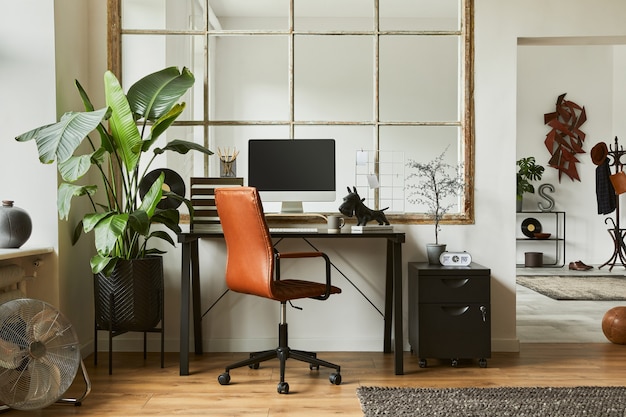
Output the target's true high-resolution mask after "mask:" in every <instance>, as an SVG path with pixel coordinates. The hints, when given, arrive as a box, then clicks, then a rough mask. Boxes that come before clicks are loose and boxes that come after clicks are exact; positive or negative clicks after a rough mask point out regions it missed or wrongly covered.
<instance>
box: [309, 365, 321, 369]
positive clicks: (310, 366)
mask: <svg viewBox="0 0 626 417" xmlns="http://www.w3.org/2000/svg"><path fill="white" fill-rule="evenodd" d="M313 370H315V371H319V370H320V366H319V365H313V364H310V365H309V371H313Z"/></svg>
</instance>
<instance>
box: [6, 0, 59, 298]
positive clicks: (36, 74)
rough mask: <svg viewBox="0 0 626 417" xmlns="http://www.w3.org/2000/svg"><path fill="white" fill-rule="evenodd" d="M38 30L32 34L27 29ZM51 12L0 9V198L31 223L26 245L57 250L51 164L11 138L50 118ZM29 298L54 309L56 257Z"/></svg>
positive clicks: (48, 7) (27, 6)
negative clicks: (15, 208) (25, 216)
mask: <svg viewBox="0 0 626 417" xmlns="http://www.w3.org/2000/svg"><path fill="white" fill-rule="evenodd" d="M33 28H37V30H36V31H34V30H32V29H33ZM54 29H55V27H54V11H53V6H52V3H51V2H41V1H37V0H24V1H19V2H7V3H6V4H3V12H2V16H1V17H0V90H2V97H3V99H2V102H1V103H0V126H2V139H1V142H0V143H1V144H0V178H2V181H1V182H0V199H2V200H14V201H15V205H16V206H18V207H21V208H23V209H24V210H26V211H27V212H28V213H29V214H30V216H31V219H32V223H33V231H32V234H31V237H30V239H29V240H28V241H27V242H26V243H25V245H24V247H28V246H51V247H54V248H55V252H56V250H57V249H58V246H57V236H58V230H57V221H56V219H57V216H56V165H42V164H40V163H39V160H38V154H37V148H36V146H35V143H34V142H29V143H20V142H17V141H15V137H16V136H17V135H19V134H21V133H24V132H26V131H28V130H30V129H32V128H33V127H36V126H39V125H41V124H44V123H47V122H50V121H54V119H55V116H56V114H55V95H56V89H55V68H54V62H55V59H54ZM38 275H39V277H38V278H37V279H36V281H34V282H32V283H31V284H29V286H28V289H27V291H28V295H29V296H31V297H35V298H40V299H43V300H45V301H47V302H49V303H51V304H54V305H56V306H58V303H59V295H58V273H57V256H56V253H55V254H53V255H47V256H46V257H45V262H44V263H43V264H42V267H41V269H40V270H39V271H38Z"/></svg>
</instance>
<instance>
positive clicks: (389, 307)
mask: <svg viewBox="0 0 626 417" xmlns="http://www.w3.org/2000/svg"><path fill="white" fill-rule="evenodd" d="M393 262H394V259H393V242H392V241H391V239H387V261H386V273H385V317H384V325H385V329H384V339H383V352H385V353H391V322H392V318H393V279H394V275H393Z"/></svg>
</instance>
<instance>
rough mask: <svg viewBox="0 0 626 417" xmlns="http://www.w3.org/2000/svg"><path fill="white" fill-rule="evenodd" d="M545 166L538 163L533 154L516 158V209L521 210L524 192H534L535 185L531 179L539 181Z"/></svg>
mask: <svg viewBox="0 0 626 417" xmlns="http://www.w3.org/2000/svg"><path fill="white" fill-rule="evenodd" d="M544 170H545V168H544V167H543V166H541V165H538V164H537V163H536V161H535V157H534V156H529V157H526V158H521V159H518V160H517V199H516V203H517V207H516V209H517V211H518V212H520V211H522V201H523V197H524V193H534V192H535V187H534V186H533V185H532V184H531V181H539V180H541V177H542V176H543V171H544Z"/></svg>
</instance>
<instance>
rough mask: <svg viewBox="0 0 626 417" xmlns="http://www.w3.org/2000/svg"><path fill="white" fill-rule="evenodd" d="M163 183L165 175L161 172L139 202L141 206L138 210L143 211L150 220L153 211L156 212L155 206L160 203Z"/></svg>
mask: <svg viewBox="0 0 626 417" xmlns="http://www.w3.org/2000/svg"><path fill="white" fill-rule="evenodd" d="M164 182H165V174H164V173H163V172H161V174H160V175H159V177H158V178H157V179H156V180H154V182H153V183H152V185H151V186H150V189H149V190H148V192H147V193H146V195H144V196H143V199H142V200H141V205H140V206H139V210H143V211H145V212H146V213H147V214H148V218H149V219H150V218H152V216H153V215H154V211H155V210H156V206H157V204H159V202H160V201H161V197H162V195H163V183H164Z"/></svg>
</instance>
